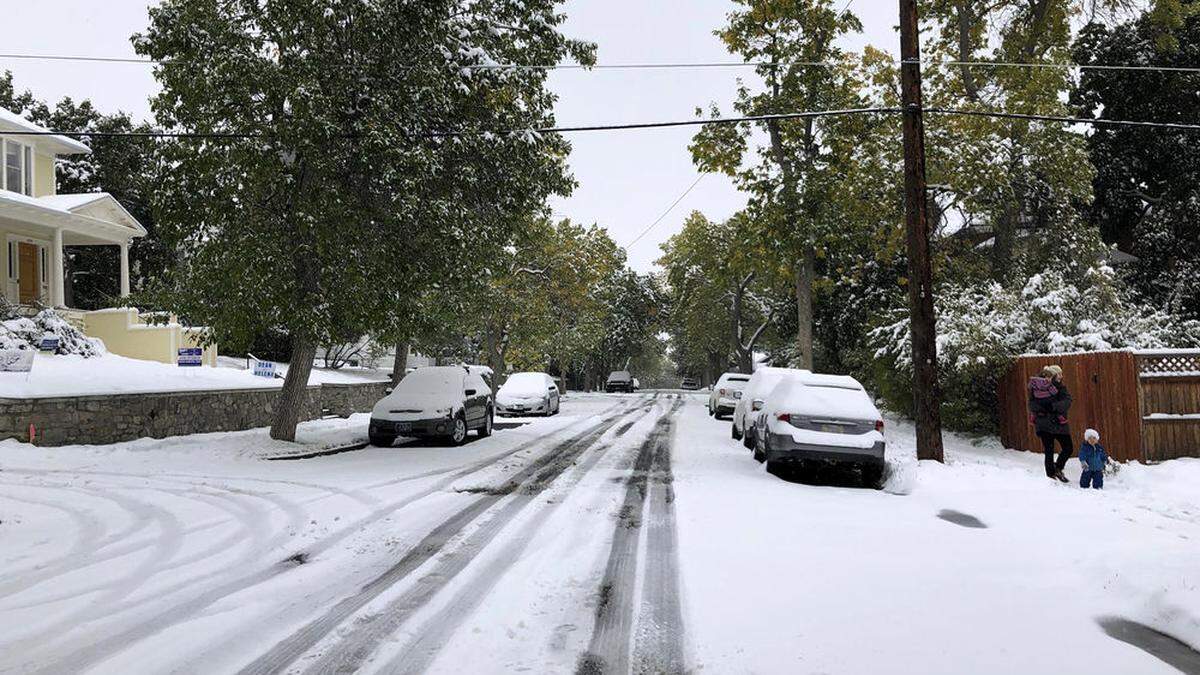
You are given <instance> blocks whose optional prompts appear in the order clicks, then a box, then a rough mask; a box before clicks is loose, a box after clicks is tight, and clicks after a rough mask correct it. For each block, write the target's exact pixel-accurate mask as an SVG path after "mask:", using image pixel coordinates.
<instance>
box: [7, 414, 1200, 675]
mask: <svg viewBox="0 0 1200 675" xmlns="http://www.w3.org/2000/svg"><path fill="white" fill-rule="evenodd" d="M676 396H678V395H677V394H670V395H669V396H658V397H657V398H655V397H654V396H653V394H649V393H644V394H641V395H632V396H599V395H580V394H574V395H571V396H569V397H567V398H565V399H564V400H563V413H562V414H561V415H559V416H557V417H550V418H538V419H532V420H530V419H513V420H508V419H506V420H503V421H504V422H506V423H509V424H508V425H506V426H507V427H508V428H502V429H500V430H498V431H497V432H496V434H495V435H494V436H492V437H491V438H488V439H480V440H472V441H471V442H469V443H468V444H466V445H465V446H463V447H461V448H443V447H437V446H435V445H433V444H429V443H410V444H407V445H404V446H401V447H396V448H389V449H379V448H368V449H365V450H359V451H354V452H346V453H343V454H336V455H330V456H323V457H317V458H313V459H304V460H291V461H269V460H267V459H266V458H267V457H276V456H284V455H294V454H297V453H299V452H302V451H303V450H305V449H319V448H322V447H326V446H329V445H336V444H341V443H348V442H352V441H355V440H359V439H361V438H362V437H363V436H364V435H365V431H366V421H367V420H366V416H361V415H360V416H355V417H353V418H351V419H349V420H322V421H316V422H311V423H307V424H304V425H302V427H301V434H300V438H299V440H300V443H301V445H293V444H286V443H278V442H275V441H271V440H270V439H269V438H268V437H267V435H266V432H265V430H254V431H247V432H236V433H228V434H208V435H200V436H191V437H182V438H174V439H165V440H143V441H136V442H131V443H123V444H119V445H114V446H106V447H81V446H76V447H64V448H53V449H45V448H33V447H30V446H27V445H22V444H18V443H15V442H13V441H6V442H3V443H0V541H2V542H3V546H0V672H9V671H12V672H47V673H51V672H79V671H88V672H105V673H128V672H168V671H177V672H205V673H221V672H237V671H241V670H243V669H245V671H244V672H276V671H287V672H309V673H325V672H335V671H336V672H342V671H348V670H355V669H357V670H362V671H365V672H434V673H437V672H441V673H462V672H511V671H514V670H519V669H524V670H529V671H532V672H573V671H575V670H576V669H577V668H578V667H579V666H580V664H581V663H585V662H586V663H602V664H606V665H607V666H609V667H616V668H617V669H618V670H620V669H622V664H624V665H625V666H626V667H628V666H629V665H631V664H632V666H633V667H638V666H640V667H642V668H643V669H647V670H671V669H673V668H674V667H675V666H678V665H682V666H683V667H686V668H687V669H688V670H690V671H693V672H709V673H726V672H778V673H791V672H828V673H880V672H897V673H964V672H970V673H1012V672H1029V673H1041V672H1055V673H1088V674H1089V675H1090V674H1094V673H1160V672H1161V673H1167V672H1175V671H1173V670H1172V669H1171V668H1170V666H1168V665H1167V664H1166V663H1164V662H1163V661H1160V660H1159V659H1157V658H1155V657H1154V656H1151V655H1150V654H1148V653H1146V652H1144V651H1142V650H1140V649H1138V648H1136V647H1134V646H1131V645H1129V644H1127V643H1125V642H1121V641H1118V640H1115V639H1113V638H1111V637H1109V636H1108V635H1106V634H1105V632H1104V630H1103V629H1102V628H1101V626H1100V625H1099V624H1098V623H1097V619H1099V618H1102V617H1107V616H1117V617H1124V618H1128V619H1132V620H1135V621H1139V622H1141V623H1144V624H1148V625H1151V626H1154V627H1156V628H1158V629H1159V630H1162V631H1164V632H1168V633H1170V634H1172V635H1174V636H1176V637H1177V638H1179V639H1181V640H1184V641H1186V642H1189V643H1191V644H1192V645H1200V624H1198V623H1197V620H1198V619H1197V617H1200V591H1198V590H1197V589H1198V584H1200V565H1198V564H1197V563H1196V560H1197V558H1198V557H1200V556H1198V555H1197V552H1198V551H1200V547H1197V541H1198V539H1200V490H1198V489H1197V487H1196V486H1197V485H1200V461H1198V460H1181V461H1174V462H1168V463H1165V464H1163V465H1159V466H1153V467H1144V466H1125V467H1123V468H1122V470H1121V471H1120V472H1119V473H1118V474H1117V475H1116V476H1112V477H1109V478H1108V479H1107V482H1106V486H1105V487H1106V489H1105V490H1104V491H1084V490H1081V489H1079V488H1078V487H1077V486H1076V485H1071V486H1066V485H1060V484H1055V483H1052V482H1051V481H1049V480H1047V479H1046V478H1045V477H1044V476H1042V475H1040V474H1041V458H1040V457H1039V456H1035V455H1030V454H1022V453H1016V452H1010V451H1005V450H1002V449H1000V448H998V447H997V446H996V445H995V444H994V443H984V444H981V445H974V444H972V443H971V442H970V441H967V440H965V439H962V438H958V437H954V436H948V437H947V445H948V447H947V458H948V461H947V463H946V465H944V466H943V465H937V464H933V463H919V464H918V463H917V462H916V461H915V459H913V458H912V454H913V451H912V430H911V428H910V427H908V426H907V425H905V424H903V423H899V422H896V421H894V420H889V427H888V430H887V437H888V441H889V444H890V452H891V454H892V458H893V466H892V469H893V470H892V478H891V479H890V481H889V483H888V486H887V489H886V490H883V491H876V490H868V489H862V488H858V487H849V486H817V485H805V484H797V483H789V482H785V481H782V480H780V479H778V478H775V477H773V476H770V475H768V474H767V473H766V472H765V471H764V470H763V467H762V465H760V464H758V463H756V462H754V461H753V460H752V459H751V457H750V454H749V452H748V451H746V450H744V449H743V448H742V447H741V445H740V444H738V443H736V442H734V441H733V440H731V439H730V438H729V429H728V422H718V421H715V420H712V419H711V418H709V417H707V415H706V414H705V412H704V399H703V397H702V395H698V394H687V395H683V396H682V398H676ZM516 425H520V426H516ZM1069 469H1070V473H1071V475H1072V476H1075V477H1077V475H1078V467H1077V464H1075V463H1072V464H1071V465H1069ZM672 475H673V482H672V480H671V478H672ZM970 525H974V527H971V526H970ZM656 664H657V665H656Z"/></svg>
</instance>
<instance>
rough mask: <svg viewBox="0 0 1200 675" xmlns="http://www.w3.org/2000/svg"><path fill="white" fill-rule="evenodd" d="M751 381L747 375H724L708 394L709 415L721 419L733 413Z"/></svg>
mask: <svg viewBox="0 0 1200 675" xmlns="http://www.w3.org/2000/svg"><path fill="white" fill-rule="evenodd" d="M749 381H750V376H749V375H747V374H745V373H723V374H722V375H721V377H719V378H717V383H716V384H714V385H713V388H712V391H711V392H709V394H708V414H709V415H712V416H713V417H716V418H717V419H721V415H727V414H730V413H732V412H733V410H734V408H736V407H737V403H738V399H740V398H741V397H742V389H745V387H746V383H747V382H749Z"/></svg>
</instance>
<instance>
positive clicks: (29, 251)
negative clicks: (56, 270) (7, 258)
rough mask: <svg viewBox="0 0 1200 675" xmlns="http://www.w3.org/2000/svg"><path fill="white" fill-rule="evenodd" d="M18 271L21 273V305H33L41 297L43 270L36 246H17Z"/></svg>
mask: <svg viewBox="0 0 1200 675" xmlns="http://www.w3.org/2000/svg"><path fill="white" fill-rule="evenodd" d="M17 263H18V264H17V271H18V273H19V275H20V276H19V278H18V289H19V293H18V295H17V297H18V300H19V301H20V302H21V304H31V303H34V302H36V301H37V300H38V299H39V298H40V297H41V294H42V293H41V291H42V281H41V279H42V270H41V264H40V263H41V260H40V256H39V255H38V247H37V245H36V244H29V243H26V242H23V241H22V242H20V243H18V244H17Z"/></svg>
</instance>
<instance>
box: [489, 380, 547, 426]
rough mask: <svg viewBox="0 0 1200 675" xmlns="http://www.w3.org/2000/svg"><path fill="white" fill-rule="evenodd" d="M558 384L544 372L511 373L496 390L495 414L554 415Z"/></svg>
mask: <svg viewBox="0 0 1200 675" xmlns="http://www.w3.org/2000/svg"><path fill="white" fill-rule="evenodd" d="M558 399H559V391H558V385H557V384H555V382H554V378H552V377H550V376H549V375H547V374H546V373H513V374H512V375H509V376H508V379H507V380H505V381H504V384H502V385H500V389H499V390H497V391H496V414H497V415H546V416H549V415H555V414H558V406H559V400H558Z"/></svg>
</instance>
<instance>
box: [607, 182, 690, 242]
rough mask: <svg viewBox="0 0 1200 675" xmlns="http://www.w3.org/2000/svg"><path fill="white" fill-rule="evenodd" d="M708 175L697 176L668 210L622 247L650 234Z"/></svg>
mask: <svg viewBox="0 0 1200 675" xmlns="http://www.w3.org/2000/svg"><path fill="white" fill-rule="evenodd" d="M707 175H708V172H707V171H704V172H702V173H701V174H700V175H699V176H696V180H694V181H692V184H691V185H689V186H688V189H686V190H684V191H683V194H681V195H679V196H678V197H676V198H675V201H673V202H671V205H670V206H668V207H667V210H666V211H663V212H662V215H660V216H659V217H657V218H655V219H654V222H653V223H650V224H649V225H647V226H646V229H644V230H642V233H641V234H639V235H638V236H636V237H634V238H633V241H630V242H629V243H628V244H625V245H624V246H622V247H621V248H624V249H626V250H628V249H629V247H630V246H633V245H634V244H636V243H638V242H639V241H641V239H642V237H644V236H646V235H647V234H650V230H653V229H654V227H655V226H656V225H658V224H659V223H661V222H662V220H663V218H666V217H667V214H668V213H670V212H671V211H672V210H674V208H675V207H676V206H679V202H681V201H683V198H684V197H686V196H688V193H689V192H691V191H692V189H693V188H695V187H696V186H697V185H699V184H700V180H701V179H703V178H704V177H705V176H707Z"/></svg>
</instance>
